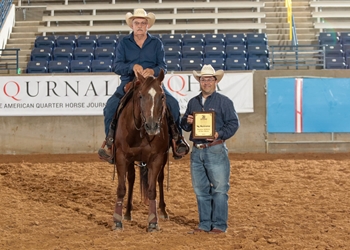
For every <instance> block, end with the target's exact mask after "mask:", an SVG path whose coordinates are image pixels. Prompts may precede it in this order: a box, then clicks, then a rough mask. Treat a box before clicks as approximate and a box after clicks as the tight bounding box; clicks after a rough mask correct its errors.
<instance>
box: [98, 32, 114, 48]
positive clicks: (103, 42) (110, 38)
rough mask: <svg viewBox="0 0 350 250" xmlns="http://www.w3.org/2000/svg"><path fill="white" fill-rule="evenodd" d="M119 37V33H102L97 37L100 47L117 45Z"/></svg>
mask: <svg viewBox="0 0 350 250" xmlns="http://www.w3.org/2000/svg"><path fill="white" fill-rule="evenodd" d="M117 44H118V38H117V35H100V36H99V37H98V38H97V46H98V47H112V48H115V47H117Z"/></svg>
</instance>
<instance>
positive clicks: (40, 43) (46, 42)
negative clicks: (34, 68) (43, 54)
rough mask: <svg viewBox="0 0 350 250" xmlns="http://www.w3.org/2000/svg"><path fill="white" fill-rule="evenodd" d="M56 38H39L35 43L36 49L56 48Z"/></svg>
mask: <svg viewBox="0 0 350 250" xmlns="http://www.w3.org/2000/svg"><path fill="white" fill-rule="evenodd" d="M55 40H56V38H55V36H53V35H51V36H38V37H37V38H36V39H35V41H34V46H35V47H36V48H51V49H53V47H55Z"/></svg>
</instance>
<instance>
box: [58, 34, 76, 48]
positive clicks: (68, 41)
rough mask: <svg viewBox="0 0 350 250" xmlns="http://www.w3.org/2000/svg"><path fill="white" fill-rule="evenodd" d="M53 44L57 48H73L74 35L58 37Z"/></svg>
mask: <svg viewBox="0 0 350 250" xmlns="http://www.w3.org/2000/svg"><path fill="white" fill-rule="evenodd" d="M55 44H56V46H57V47H70V48H75V46H76V43H75V35H67V36H58V37H57V38H56V43H55Z"/></svg>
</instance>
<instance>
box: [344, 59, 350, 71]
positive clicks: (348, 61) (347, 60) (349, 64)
mask: <svg viewBox="0 0 350 250" xmlns="http://www.w3.org/2000/svg"><path fill="white" fill-rule="evenodd" d="M345 63H346V65H347V66H348V69H350V57H347V58H346V60H345Z"/></svg>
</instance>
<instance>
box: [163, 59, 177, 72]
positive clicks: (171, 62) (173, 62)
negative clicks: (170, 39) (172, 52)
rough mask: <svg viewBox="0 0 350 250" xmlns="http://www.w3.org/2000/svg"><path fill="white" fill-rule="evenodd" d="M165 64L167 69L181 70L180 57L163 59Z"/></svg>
mask: <svg viewBox="0 0 350 250" xmlns="http://www.w3.org/2000/svg"><path fill="white" fill-rule="evenodd" d="M165 62H166V64H167V70H168V71H181V66H180V65H181V59H180V58H170V59H166V60H165Z"/></svg>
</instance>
